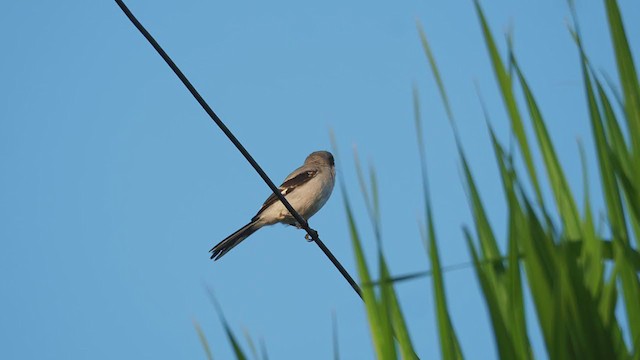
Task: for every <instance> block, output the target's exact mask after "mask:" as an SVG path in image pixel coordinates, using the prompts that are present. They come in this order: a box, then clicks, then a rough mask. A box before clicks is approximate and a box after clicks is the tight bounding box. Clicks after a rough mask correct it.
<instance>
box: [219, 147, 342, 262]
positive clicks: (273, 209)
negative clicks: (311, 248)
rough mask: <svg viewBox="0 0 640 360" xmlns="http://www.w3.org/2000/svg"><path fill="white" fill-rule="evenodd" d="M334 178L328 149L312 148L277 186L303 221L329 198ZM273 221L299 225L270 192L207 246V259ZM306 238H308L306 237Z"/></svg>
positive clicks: (221, 254)
mask: <svg viewBox="0 0 640 360" xmlns="http://www.w3.org/2000/svg"><path fill="white" fill-rule="evenodd" d="M335 178H336V168H335V162H334V159H333V155H332V154H331V153H330V152H328V151H315V152H312V153H311V154H309V156H307V158H306V159H305V161H304V164H303V165H302V166H300V167H299V168H297V169H295V170H294V171H293V172H292V173H291V174H289V176H287V177H286V178H285V179H284V181H283V182H282V185H280V186H279V187H278V190H279V191H280V193H282V195H284V196H285V198H286V199H287V201H288V202H289V203H290V204H291V206H293V208H294V209H295V210H296V211H297V212H298V213H299V214H300V216H302V217H303V218H304V220H305V221H307V220H309V218H310V217H311V216H313V215H314V214H315V213H317V212H318V210H320V208H322V206H323V205H324V204H325V203H326V202H327V200H329V197H330V196H331V192H332V191H333V186H334V184H335ZM277 223H282V224H285V225H291V226H295V227H297V228H298V229H300V228H301V226H300V224H298V222H297V221H296V219H295V218H294V217H293V216H292V215H291V214H290V213H289V210H287V208H286V207H285V206H284V204H283V203H282V202H281V201H280V200H279V199H278V197H277V196H276V195H275V194H271V195H270V196H269V197H268V198H267V200H266V201H265V202H264V204H263V205H262V207H261V208H260V210H258V213H256V215H255V216H254V217H253V218H251V221H250V222H249V223H248V224H247V225H245V226H243V227H241V228H240V229H238V230H237V231H236V232H234V233H233V234H231V235H229V236H228V237H226V238H225V239H224V240H222V241H220V242H219V243H218V244H217V245H216V246H214V247H213V248H212V249H211V250H209V252H210V253H211V259H213V260H214V261H215V260H219V259H220V258H221V257H223V256H224V255H225V254H227V253H228V252H229V251H230V250H231V249H233V248H234V247H236V246H237V245H238V244H240V243H241V242H242V241H243V240H244V239H246V238H247V237H249V236H250V235H251V234H253V233H254V232H256V231H258V230H259V229H260V228H262V227H264V226H267V225H274V224H277ZM307 240H309V238H308V237H307Z"/></svg>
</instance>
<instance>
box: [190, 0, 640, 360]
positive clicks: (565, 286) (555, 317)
mask: <svg viewBox="0 0 640 360" xmlns="http://www.w3.org/2000/svg"><path fill="white" fill-rule="evenodd" d="M604 2H605V5H606V6H605V8H606V12H607V20H608V24H609V31H610V34H611V39H612V43H613V45H614V55H615V59H616V64H617V72H618V77H619V80H618V81H619V84H620V87H621V93H620V95H619V96H618V97H614V98H611V96H610V95H609V94H610V93H612V91H609V90H610V89H609V86H605V85H604V84H603V81H602V80H601V78H600V76H599V75H598V74H597V73H596V72H594V71H593V69H592V67H591V64H590V63H589V59H588V57H587V56H586V55H585V52H584V50H583V45H582V38H581V36H580V33H579V29H578V28H577V26H576V25H574V26H573V27H572V28H571V29H570V30H569V31H570V32H571V34H572V36H573V38H574V40H575V45H576V49H577V51H578V53H579V54H580V61H579V63H578V64H577V66H580V68H581V70H582V76H583V89H584V93H585V96H586V99H587V105H588V110H589V118H588V119H585V121H588V122H589V123H590V124H591V128H592V134H593V138H594V143H595V147H596V149H595V150H596V153H597V159H598V169H599V173H600V178H601V182H600V183H601V188H600V191H601V192H602V194H603V197H604V199H605V213H606V228H605V230H604V231H602V230H599V229H598V228H596V225H595V223H594V216H593V214H592V208H591V199H590V195H589V193H588V192H587V191H586V190H585V191H584V193H583V194H581V196H582V198H583V199H582V203H583V206H582V209H580V208H579V207H578V203H579V201H577V198H576V196H578V195H577V194H575V191H574V190H573V189H571V187H570V186H569V182H568V181H567V176H566V174H565V171H564V169H563V167H562V165H561V164H560V162H559V161H558V156H557V153H556V150H555V148H554V144H553V142H552V140H551V137H550V135H549V132H548V130H547V127H546V125H545V120H544V118H543V116H542V112H541V110H540V105H539V104H538V102H537V101H536V98H535V95H534V94H533V92H532V90H531V88H530V87H529V85H528V82H527V78H526V75H525V72H524V71H523V69H521V67H520V65H519V62H518V59H517V57H516V56H515V54H514V53H513V52H511V50H510V49H509V52H508V55H507V57H506V58H502V57H501V56H500V54H499V51H498V46H497V44H496V41H495V40H494V37H493V35H492V32H491V29H490V28H489V26H488V23H487V21H486V19H485V16H484V13H483V10H482V8H481V6H480V4H479V2H478V1H475V3H474V4H475V9H476V12H477V15H478V18H479V22H480V25H481V32H482V34H483V36H484V41H485V44H486V47H487V52H488V55H489V58H490V60H491V64H492V67H493V71H494V74H495V77H496V80H497V84H498V87H499V91H500V94H501V97H502V99H503V102H504V106H505V109H506V111H507V114H508V117H509V120H510V123H511V129H512V133H513V137H514V138H515V140H516V143H517V149H516V151H515V152H514V153H511V152H509V151H507V150H505V147H504V146H503V144H502V143H501V142H500V141H499V140H498V138H497V137H496V136H495V134H494V133H493V130H492V129H491V128H490V127H489V128H488V131H489V133H490V135H491V140H492V146H493V151H494V156H495V161H496V163H497V165H498V169H499V172H500V178H501V181H502V190H503V194H504V197H505V199H506V203H507V208H508V211H507V216H508V221H507V227H508V228H507V239H506V240H507V241H506V243H507V250H506V252H505V253H502V252H501V251H500V248H499V247H498V240H497V236H496V232H495V231H494V229H493V228H492V226H491V224H490V222H489V220H488V216H487V214H486V211H485V207H484V204H483V202H482V200H481V197H480V189H478V187H477V186H476V184H475V180H474V177H473V174H472V172H471V170H470V166H469V164H468V162H467V159H466V157H465V154H464V149H463V146H462V143H461V142H460V140H459V138H458V134H457V129H456V126H455V120H454V112H453V110H452V109H451V107H450V105H449V100H448V99H449V97H448V95H447V93H446V90H445V85H444V81H443V80H442V77H441V76H440V73H439V71H438V68H437V64H436V58H435V55H434V54H433V53H432V51H431V49H430V47H429V42H428V38H427V35H426V34H425V33H424V31H423V29H422V28H421V27H420V26H419V24H418V32H419V35H420V39H421V43H422V46H423V48H424V50H425V54H426V56H427V59H428V61H429V65H430V69H431V71H432V73H433V75H434V78H435V80H436V85H437V87H438V89H439V91H440V94H441V97H442V101H443V105H444V106H445V109H446V114H447V116H448V117H449V120H450V123H451V125H452V130H453V131H454V134H455V136H456V143H457V148H458V153H459V156H460V163H461V166H462V169H463V182H464V184H465V187H466V190H467V198H468V202H469V207H470V209H471V212H472V214H473V219H474V222H473V224H472V225H470V226H465V227H464V228H463V231H462V235H463V236H464V237H465V238H466V241H467V243H468V248H469V252H470V255H471V258H472V260H473V268H474V270H475V274H476V276H477V279H478V283H479V285H480V288H481V291H482V295H483V297H484V301H485V304H486V308H487V311H488V313H489V315H490V316H489V318H490V321H491V325H492V329H493V335H494V338H495V343H496V347H497V350H498V354H499V356H500V358H502V359H531V358H533V352H532V348H531V342H530V339H529V335H530V334H529V330H528V329H529V328H530V327H528V326H527V321H535V322H536V324H537V327H538V328H539V329H540V331H541V333H542V336H543V340H544V347H545V348H544V350H545V351H546V355H547V357H549V358H551V359H640V281H639V278H638V272H639V271H640V254H639V253H638V251H637V249H638V248H639V247H640V85H639V82H638V75H637V72H636V69H635V66H634V62H633V59H632V52H631V49H630V48H629V45H628V42H627V36H626V33H625V27H624V25H623V23H622V18H621V16H620V10H619V8H618V5H617V3H616V1H615V0H604ZM574 20H575V19H574ZM516 92H521V93H522V95H523V98H524V103H523V104H520V103H519V102H518V101H517V100H516ZM613 93H615V91H613ZM614 96H615V95H614ZM414 108H415V109H414V110H415V126H416V130H417V131H416V132H417V134H418V139H417V141H418V149H419V154H420V166H421V168H422V176H423V192H424V206H425V218H424V223H423V226H422V228H421V229H420V230H421V234H422V238H423V241H424V242H425V246H426V248H427V252H428V254H429V259H430V262H431V270H430V271H429V275H430V277H429V280H430V281H431V283H432V285H433V294H434V300H435V312H436V321H437V326H438V329H439V338H440V348H441V354H442V358H444V359H461V358H463V347H462V345H463V344H460V342H459V340H458V337H457V335H456V331H455V328H454V324H453V323H452V320H451V316H450V313H449V309H448V307H447V298H446V292H445V286H444V281H445V280H444V277H443V274H442V266H441V263H440V258H439V254H438V245H437V242H438V241H437V238H436V232H435V224H434V222H433V216H432V214H433V209H432V207H431V201H430V196H429V185H428V172H427V164H426V160H425V159H426V156H425V154H426V151H427V149H426V145H425V143H424V141H423V138H422V136H421V134H422V119H421V114H420V103H419V101H418V95H417V90H416V91H414ZM523 114H526V115H523ZM485 116H486V117H487V119H488V116H489V115H488V114H487V113H486V112H485ZM525 118H526V119H528V121H530V122H531V125H532V128H533V129H534V133H533V135H534V137H533V138H529V137H528V135H527V133H526V132H525V130H524V129H525V124H524V121H525ZM487 123H489V122H488V121H487ZM581 151H582V152H584V149H581ZM534 152H539V154H540V155H541V158H542V160H543V164H544V169H540V168H537V167H536V166H535V164H534V162H533V157H534ZM514 157H520V158H521V160H522V162H523V164H524V165H525V166H524V170H525V172H524V173H519V172H518V171H517V170H516V167H515V166H514ZM355 164H356V172H357V175H358V180H359V184H360V188H361V191H362V193H363V194H364V198H365V205H366V209H367V213H368V216H369V218H370V219H371V222H372V224H373V227H374V234H375V236H376V241H377V242H378V243H379V242H380V238H379V237H380V232H379V231H378V229H379V224H380V211H379V208H378V206H379V205H378V200H377V199H378V190H377V185H376V177H375V172H374V171H373V170H370V172H369V180H368V181H367V179H366V176H365V174H364V171H363V170H362V168H361V167H360V163H359V161H358V160H357V157H356V161H355ZM584 166H585V165H584V160H583V168H584ZM585 174H586V171H585ZM583 178H584V180H583V181H584V182H585V183H586V182H587V177H586V175H583ZM545 186H548V187H549V189H550V190H551V193H552V194H553V203H552V204H548V203H545V201H544V200H543V196H542V193H543V189H544V187H545ZM341 187H342V194H343V202H344V207H345V211H346V216H347V220H348V224H349V231H350V236H351V240H352V245H353V249H354V253H355V259H356V264H357V272H358V276H359V279H360V283H361V284H362V289H363V296H364V300H365V308H366V313H367V317H368V321H369V328H370V332H371V338H372V340H373V345H374V349H375V354H376V356H377V357H378V358H380V359H396V358H402V359H414V358H417V355H416V354H415V351H414V348H413V344H412V340H411V337H410V334H409V331H408V329H407V326H406V323H405V319H404V316H403V312H402V309H401V308H400V305H399V302H398V299H397V295H396V292H395V290H394V282H395V281H397V280H398V279H399V278H395V277H392V276H391V275H390V271H389V268H388V266H387V263H386V261H385V256H384V254H383V252H382V250H381V247H380V246H378V251H377V259H376V261H377V262H378V267H377V268H378V269H379V273H378V274H377V276H376V277H377V279H374V275H373V274H372V273H371V271H370V268H369V266H368V262H367V259H366V258H365V256H364V251H363V245H362V241H361V237H360V233H359V231H358V228H357V227H356V224H355V217H356V215H355V214H354V213H353V211H352V207H351V204H350V202H349V198H348V196H347V187H346V185H345V184H344V183H341ZM526 188H532V192H533V194H532V195H531V194H529V193H528V192H527V191H526V190H524V189H526ZM586 188H588V187H587V186H585V189H586ZM406 278H409V277H404V279H406ZM525 288H527V289H528V291H525ZM525 294H530V295H529V296H531V301H532V303H533V305H534V310H535V317H531V318H529V319H527V318H525V315H524V303H525ZM619 298H621V299H623V300H624V301H618V300H619ZM620 317H624V318H625V319H621V318H620ZM621 324H626V325H625V326H624V327H623V325H621ZM224 326H225V329H226V331H227V334H228V335H229V339H230V341H231V344H232V345H233V347H234V349H235V353H236V355H237V357H238V358H239V359H240V358H243V357H244V353H243V352H242V350H240V349H239V345H238V343H237V341H236V340H235V338H234V337H233V334H232V333H231V330H230V329H229V327H228V325H227V324H226V322H224ZM198 332H199V333H200V334H201V330H200V329H199V328H198ZM625 334H626V335H628V338H629V339H631V340H630V341H629V340H625V336H626V335H625ZM201 336H202V335H201ZM205 344H206V343H205ZM205 349H208V348H207V347H205ZM336 349H337V346H336ZM207 351H208V350H207ZM335 357H336V358H337V357H338V353H336V355H335Z"/></svg>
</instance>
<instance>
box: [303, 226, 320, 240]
mask: <svg viewBox="0 0 640 360" xmlns="http://www.w3.org/2000/svg"><path fill="white" fill-rule="evenodd" d="M310 230H311V233H312V234H313V235H315V237H316V238H317V237H318V232H317V231H315V230H313V229H310ZM304 238H305V239H307V241H308V242H312V241H313V237H312V236H311V235H309V233H307V234H306V235H305V236H304Z"/></svg>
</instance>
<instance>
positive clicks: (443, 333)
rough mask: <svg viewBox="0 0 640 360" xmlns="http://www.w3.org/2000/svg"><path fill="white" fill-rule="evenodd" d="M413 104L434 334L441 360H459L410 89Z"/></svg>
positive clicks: (417, 115) (419, 124)
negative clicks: (433, 313) (432, 302)
mask: <svg viewBox="0 0 640 360" xmlns="http://www.w3.org/2000/svg"><path fill="white" fill-rule="evenodd" d="M413 104H414V115H415V117H414V120H415V127H416V136H417V140H418V155H419V157H420V170H421V172H422V191H423V194H424V206H425V215H426V219H427V229H426V233H425V229H423V227H422V226H420V234H421V235H422V239H423V241H424V242H425V244H426V247H427V252H428V254H429V259H430V262H431V271H432V274H433V276H432V282H433V292H434V298H435V303H436V318H437V322H438V331H439V338H440V350H441V357H442V359H445V360H450V359H462V358H463V356H462V349H461V348H460V343H459V341H458V337H457V335H456V332H455V330H454V328H453V324H452V323H451V318H450V317H449V310H448V308H447V299H446V294H445V290H444V279H443V276H442V267H441V265H440V256H439V255H438V248H437V246H436V235H435V229H434V226H433V218H432V214H431V202H430V196H429V184H428V177H427V162H426V150H425V146H424V141H423V138H422V118H421V115H420V103H419V101H418V91H417V89H416V88H415V87H414V89H413Z"/></svg>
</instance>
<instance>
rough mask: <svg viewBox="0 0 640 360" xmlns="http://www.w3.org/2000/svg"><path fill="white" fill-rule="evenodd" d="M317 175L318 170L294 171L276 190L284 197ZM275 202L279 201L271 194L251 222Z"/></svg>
mask: <svg viewBox="0 0 640 360" xmlns="http://www.w3.org/2000/svg"><path fill="white" fill-rule="evenodd" d="M317 174H318V170H315V169H310V170H304V171H300V172H298V171H294V172H293V173H291V175H289V176H288V177H287V179H286V180H285V181H284V182H283V183H282V185H280V186H279V187H278V190H280V192H281V193H282V195H285V196H286V195H287V194H290V193H291V192H292V191H294V190H295V189H297V188H298V187H300V186H302V185H304V184H305V183H307V182H308V181H309V180H311V179H313V178H314V177H315V176H316V175H317ZM277 201H279V200H278V197H277V196H276V194H273V193H272V194H271V195H269V197H268V198H267V200H266V201H265V202H264V204H262V207H261V208H260V210H258V213H257V214H256V216H254V217H253V219H251V220H252V221H255V220H256V219H257V218H258V216H260V214H261V213H262V212H263V211H265V210H266V209H267V208H268V207H269V206H271V205H273V204H274V203H275V202H277Z"/></svg>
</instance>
